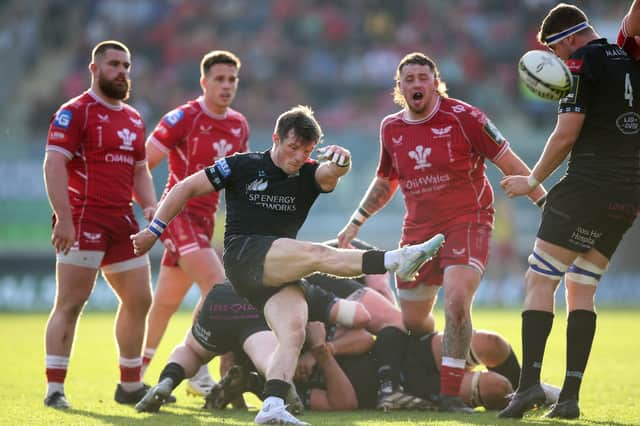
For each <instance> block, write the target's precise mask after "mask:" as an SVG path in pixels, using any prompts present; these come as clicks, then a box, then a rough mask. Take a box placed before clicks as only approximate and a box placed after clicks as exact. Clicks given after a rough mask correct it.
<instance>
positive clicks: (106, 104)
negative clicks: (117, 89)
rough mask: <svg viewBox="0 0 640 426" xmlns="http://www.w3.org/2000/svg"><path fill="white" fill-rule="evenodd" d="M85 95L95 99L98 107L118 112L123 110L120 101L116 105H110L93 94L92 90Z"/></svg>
mask: <svg viewBox="0 0 640 426" xmlns="http://www.w3.org/2000/svg"><path fill="white" fill-rule="evenodd" d="M87 93H88V94H89V96H91V97H92V98H93V99H95V100H96V101H97V102H98V103H99V104H100V105H103V106H105V107H107V108H109V109H112V110H114V111H120V110H122V108H124V106H123V105H122V101H120V102H119V103H118V105H111V104H110V103H108V102H107V101H105V100H104V99H102V98H101V97H100V96H98V94H97V93H96V92H94V91H93V89H89V90H88V91H87Z"/></svg>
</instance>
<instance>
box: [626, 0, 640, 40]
mask: <svg viewBox="0 0 640 426" xmlns="http://www.w3.org/2000/svg"><path fill="white" fill-rule="evenodd" d="M623 25H624V31H625V33H626V35H627V36H628V37H634V36H640V1H638V0H634V1H633V3H631V7H630V8H629V12H627V16H625V18H624V21H623Z"/></svg>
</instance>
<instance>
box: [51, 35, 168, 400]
mask: <svg viewBox="0 0 640 426" xmlns="http://www.w3.org/2000/svg"><path fill="white" fill-rule="evenodd" d="M89 70H90V71H91V88H90V89H89V90H88V91H86V92H85V93H83V94H81V95H80V96H78V97H76V98H74V99H72V100H70V101H69V102H67V103H65V104H64V105H62V106H61V107H60V109H59V110H58V111H57V112H56V114H55V116H54V117H53V119H52V121H51V124H50V127H49V135H48V140H47V149H46V156H45V159H44V178H45V183H46V187H47V194H48V196H49V202H50V204H51V207H52V209H53V231H52V233H51V242H52V244H53V246H54V247H55V249H56V285H57V288H56V300H55V304H54V306H53V309H52V311H51V315H50V317H49V321H48V322H47V328H46V336H45V350H46V373H47V383H48V385H47V396H46V398H45V400H44V403H45V405H47V406H50V407H55V408H69V403H68V401H67V399H66V397H65V393H64V379H65V376H66V374H67V367H68V364H69V358H70V356H71V350H72V347H73V340H74V337H75V331H76V324H77V322H78V317H79V316H80V313H81V312H82V308H83V307H84V305H85V303H86V301H87V299H88V298H89V295H90V294H91V291H92V290H93V287H94V284H95V280H96V274H97V272H98V270H101V271H102V274H103V276H104V277H105V279H106V280H107V282H108V283H109V285H110V286H111V288H112V289H113V291H114V292H115V294H116V295H117V297H118V301H119V307H118V313H117V315H116V320H115V337H116V344H117V346H118V353H119V356H120V358H119V363H120V383H119V384H118V387H117V389H116V393H115V400H116V401H117V402H119V403H123V404H134V403H136V402H138V400H139V399H140V398H141V397H142V396H143V395H144V394H145V389H144V387H143V384H142V382H141V380H140V369H141V366H142V358H141V357H140V354H141V350H142V341H143V339H144V332H145V319H146V316H147V312H148V310H149V305H150V304H151V289H150V285H149V259H148V257H147V256H139V255H136V254H134V252H133V247H131V242H130V241H129V235H130V234H131V233H132V232H137V231H138V229H139V228H138V224H137V222H136V219H135V217H134V213H133V209H132V206H131V196H132V194H133V197H134V198H135V200H136V201H137V202H138V204H139V205H140V206H141V207H142V209H143V214H144V216H145V217H146V218H147V219H151V218H152V217H153V213H154V210H155V205H156V194H155V191H154V188H153V182H152V180H151V174H150V173H149V169H148V167H147V161H146V158H145V149H144V138H145V125H144V122H143V121H142V117H141V116H140V114H138V112H137V111H136V110H135V109H133V108H132V107H131V106H129V105H127V104H125V103H124V102H123V101H125V100H126V99H127V98H128V96H129V90H130V85H131V82H130V80H129V72H130V70H131V55H130V53H129V49H127V47H126V46H125V45H123V44H122V43H120V42H117V41H113V40H110V41H104V42H101V43H98V44H97V45H96V46H95V47H94V49H93V52H92V54H91V64H90V65H89Z"/></svg>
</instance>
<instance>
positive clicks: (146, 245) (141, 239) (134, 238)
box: [129, 228, 158, 256]
mask: <svg viewBox="0 0 640 426" xmlns="http://www.w3.org/2000/svg"><path fill="white" fill-rule="evenodd" d="M129 238H131V242H132V243H133V252H134V253H135V254H136V255H137V256H140V255H143V254H145V253H146V252H148V251H149V250H151V247H153V244H154V243H155V242H156V240H157V239H158V237H157V236H156V235H155V234H153V233H152V232H151V231H150V230H149V228H144V229H143V230H142V231H140V232H138V233H137V234H134V235H131V236H129Z"/></svg>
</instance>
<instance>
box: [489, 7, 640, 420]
mask: <svg viewBox="0 0 640 426" xmlns="http://www.w3.org/2000/svg"><path fill="white" fill-rule="evenodd" d="M538 39H539V41H540V42H541V43H544V44H545V45H546V46H548V47H549V49H550V50H552V51H553V52H554V53H555V54H556V55H557V56H558V57H560V58H561V59H563V60H565V61H566V63H567V65H568V66H569V69H570V70H571V73H572V75H573V86H572V89H571V92H569V94H568V95H567V96H566V97H565V98H564V99H562V100H560V105H559V108H558V121H557V123H556V128H555V129H554V131H553V133H552V134H551V135H550V136H549V138H548V140H547V143H546V146H545V148H544V150H543V152H542V155H541V156H540V159H539V160H538V162H537V164H536V166H535V167H534V168H533V171H532V172H531V173H530V174H528V175H524V176H511V177H507V178H505V179H504V180H503V181H502V183H501V185H502V187H503V188H504V190H505V192H506V193H507V195H508V196H510V197H514V196H519V195H524V194H530V193H531V191H533V190H535V188H537V187H538V185H539V183H540V182H542V181H544V180H545V179H546V178H547V177H548V176H549V175H550V174H551V173H552V172H553V171H554V170H555V169H556V168H557V167H558V166H559V165H560V164H561V163H562V162H563V160H564V159H565V158H566V157H567V155H568V154H569V153H571V157H570V160H569V163H568V168H567V172H566V174H565V176H564V177H563V178H562V180H560V182H558V183H557V184H556V185H555V186H554V187H553V188H552V189H551V191H550V192H549V196H548V198H547V204H546V205H545V207H544V211H543V214H542V223H541V224H540V227H539V229H538V235H537V238H536V241H535V244H534V247H533V253H532V254H531V256H530V257H529V265H530V266H529V269H528V270H527V273H526V275H525V278H524V280H525V300H524V308H523V312H522V350H523V358H522V361H523V362H522V374H521V378H520V386H519V388H518V391H517V392H516V394H515V395H514V397H513V399H512V400H511V402H510V404H509V406H508V407H507V408H506V409H504V410H503V411H501V412H500V415H499V416H500V417H511V418H520V417H522V415H523V413H524V412H525V411H527V410H529V409H530V408H532V407H534V406H536V405H538V404H539V403H540V401H541V400H542V392H541V389H540V386H539V383H540V371H541V368H542V360H543V357H544V351H545V347H546V343H547V338H548V336H549V334H550V332H551V326H552V324H553V316H554V315H553V312H554V296H555V292H556V290H557V288H558V284H559V282H560V280H561V279H562V278H563V277H564V279H565V286H566V298H567V311H568V313H569V314H568V318H567V357H566V376H565V381H564V384H563V387H562V392H561V393H560V398H559V400H558V403H557V404H556V405H554V407H553V408H552V409H551V411H549V412H548V413H547V417H555V418H567V419H573V418H577V417H579V416H580V409H579V405H578V400H579V393H580V385H581V383H582V377H583V375H584V371H585V369H586V366H587V360H588V358H589V354H590V353H591V345H592V343H593V337H594V334H595V329H596V313H595V303H594V297H595V292H596V288H597V285H598V282H599V281H600V278H601V277H602V274H603V273H604V272H605V271H606V269H607V266H608V265H609V260H610V259H611V256H612V255H613V253H614V252H615V250H616V248H617V247H618V244H619V243H620V241H621V239H622V236H623V235H624V233H625V232H626V231H627V229H629V227H630V226H631V225H632V223H633V221H634V220H635V218H636V215H637V211H638V207H639V206H640V163H639V162H638V158H639V157H640V138H638V132H639V131H640V90H639V89H640V68H639V67H638V64H637V63H635V62H634V61H633V59H632V58H630V57H629V56H628V55H627V53H626V52H625V51H624V50H622V49H621V48H620V47H618V46H617V45H613V44H609V43H608V42H607V40H606V39H604V38H600V36H599V35H598V33H597V32H596V31H595V30H594V29H593V27H592V26H591V25H590V24H589V22H588V20H587V16H586V15H585V14H584V12H583V11H582V10H580V9H579V8H577V7H575V6H572V5H567V4H564V3H561V4H559V5H557V6H556V7H554V8H553V9H551V10H550V11H549V13H548V14H547V16H546V17H545V18H544V20H543V21H542V24H541V26H540V32H539V33H538Z"/></svg>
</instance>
